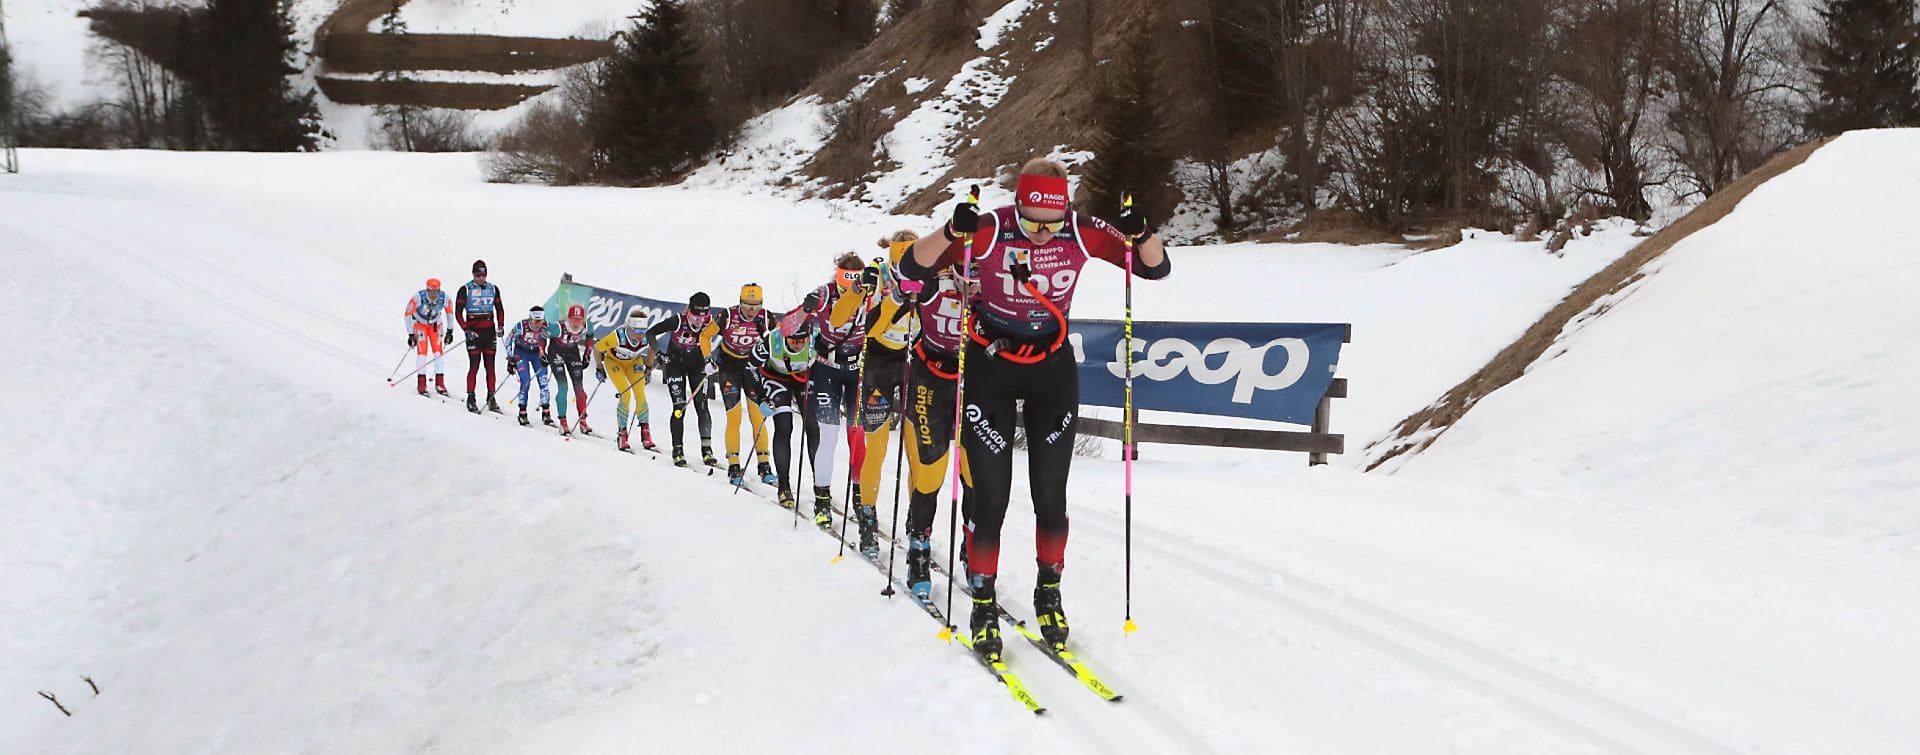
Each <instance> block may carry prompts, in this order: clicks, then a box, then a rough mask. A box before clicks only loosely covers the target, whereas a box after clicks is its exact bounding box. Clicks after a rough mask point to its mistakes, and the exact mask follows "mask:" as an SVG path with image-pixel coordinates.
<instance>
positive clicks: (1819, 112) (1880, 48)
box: [1806, 0, 1920, 135]
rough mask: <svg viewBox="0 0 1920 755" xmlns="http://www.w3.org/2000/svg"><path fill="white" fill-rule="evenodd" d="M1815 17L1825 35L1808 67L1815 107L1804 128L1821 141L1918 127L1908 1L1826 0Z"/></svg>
mask: <svg viewBox="0 0 1920 755" xmlns="http://www.w3.org/2000/svg"><path fill="white" fill-rule="evenodd" d="M1819 13H1820V19H1821V21H1822V23H1823V24H1824V26H1825V31H1824V33H1823V34H1822V36H1821V37H1820V39H1818V40H1817V41H1815V42H1814V44H1813V50H1812V52H1813V62H1812V66H1811V67H1812V69H1813V75H1814V78H1815V79H1816V81H1817V84H1818V89H1819V92H1820V102H1819V104H1817V105H1815V106H1814V107H1813V109H1812V110H1811V111H1810V112H1808V113H1807V117H1806V125H1807V128H1808V129H1809V130H1811V131H1813V132H1815V133H1818V134H1823V135H1825V134H1837V133H1840V132H1842V131H1847V130H1849V129H1856V128H1888V127H1893V126H1912V125H1916V124H1920V21H1916V19H1915V18H1914V0H1832V2H1829V3H1827V4H1826V5H1825V6H1824V7H1822V8H1820V10H1819Z"/></svg>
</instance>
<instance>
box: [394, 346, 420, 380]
mask: <svg viewBox="0 0 1920 755" xmlns="http://www.w3.org/2000/svg"><path fill="white" fill-rule="evenodd" d="M415 348H416V347H413V346H408V347H407V350H406V351H404V352H401V354H400V361H398V362H394V363H393V369H391V370H387V381H388V382H392V381H393V375H394V373H397V372H399V371H400V367H401V365H404V364H406V363H407V357H408V356H409V355H411V354H413V350H414V349H415Z"/></svg>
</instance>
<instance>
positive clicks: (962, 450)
mask: <svg viewBox="0 0 1920 755" xmlns="http://www.w3.org/2000/svg"><path fill="white" fill-rule="evenodd" d="M967 204H970V205H973V206H974V215H975V216H976V217H978V215H979V207H980V185H979V184H974V185H972V186H970V187H968V188H967ZM973 231H974V229H972V228H968V229H967V232H966V233H965V234H962V239H961V242H962V243H963V244H964V245H965V246H966V248H967V255H966V261H965V262H964V263H962V264H961V266H960V271H961V272H960V277H961V278H962V279H963V280H962V281H961V283H960V359H959V372H958V373H956V374H955V375H954V378H953V449H954V451H953V501H952V505H951V506H950V508H949V509H948V511H947V614H946V615H947V628H946V629H942V630H940V639H943V640H951V639H953V554H954V553H955V552H956V551H958V550H960V544H959V543H958V542H956V540H955V538H956V537H958V534H957V527H958V523H959V521H960V465H962V464H965V463H966V458H967V447H966V444H965V443H962V442H961V441H960V433H961V432H962V430H963V428H962V426H961V424H960V418H961V417H963V416H965V413H966V406H967V348H968V347H969V346H971V345H972V341H973V307H972V306H971V305H972V303H973V302H972V291H970V290H969V289H968V288H967V283H966V281H971V280H973Z"/></svg>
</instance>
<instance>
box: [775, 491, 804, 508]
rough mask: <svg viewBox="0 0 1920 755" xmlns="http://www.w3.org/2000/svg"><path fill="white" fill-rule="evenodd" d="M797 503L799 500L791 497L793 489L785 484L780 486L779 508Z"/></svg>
mask: <svg viewBox="0 0 1920 755" xmlns="http://www.w3.org/2000/svg"><path fill="white" fill-rule="evenodd" d="M798 505H800V502H799V501H796V500H794V499H793V490H792V489H790V488H788V487H787V486H785V485H782V486H780V508H783V509H790V508H793V507H795V506H798Z"/></svg>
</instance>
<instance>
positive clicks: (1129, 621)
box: [1120, 192, 1140, 634]
mask: <svg viewBox="0 0 1920 755" xmlns="http://www.w3.org/2000/svg"><path fill="white" fill-rule="evenodd" d="M1120 206H1121V207H1122V208H1124V209H1126V210H1131V209H1133V193H1132V192H1121V193H1120ZM1123 235H1124V234H1123ZM1126 244H1127V260H1126V265H1124V266H1123V267H1122V268H1121V273H1120V274H1121V275H1124V276H1126V277H1127V294H1126V314H1125V318H1124V322H1125V325H1124V326H1123V329H1124V333H1123V335H1122V337H1123V338H1125V339H1126V341H1127V348H1126V352H1127V357H1126V368H1127V378H1126V386H1127V389H1126V396H1127V397H1126V402H1125V403H1126V408H1125V409H1124V410H1123V411H1124V412H1125V416H1123V417H1121V418H1120V421H1121V425H1122V427H1123V428H1124V429H1123V431H1122V432H1121V433H1120V434H1121V441H1120V459H1121V463H1122V464H1124V465H1125V466H1126V470H1127V471H1126V478H1127V491H1126V509H1127V534H1126V542H1127V544H1126V554H1127V555H1126V562H1127V577H1126V623H1125V624H1123V625H1121V628H1122V630H1123V631H1122V634H1133V632H1134V631H1135V630H1137V629H1139V628H1140V627H1139V626H1138V625H1136V624H1134V623H1133V237H1132V236H1128V237H1127V238H1126Z"/></svg>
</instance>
